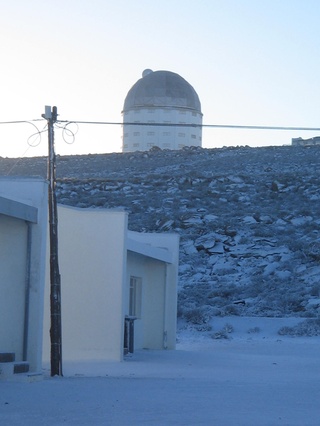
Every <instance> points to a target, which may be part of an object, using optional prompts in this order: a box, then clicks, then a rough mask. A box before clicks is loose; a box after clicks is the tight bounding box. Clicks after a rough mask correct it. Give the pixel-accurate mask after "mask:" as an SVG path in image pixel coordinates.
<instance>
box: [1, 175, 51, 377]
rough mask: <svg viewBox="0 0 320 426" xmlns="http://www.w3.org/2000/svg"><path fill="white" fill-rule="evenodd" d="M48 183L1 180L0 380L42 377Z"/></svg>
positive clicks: (15, 179)
mask: <svg viewBox="0 0 320 426" xmlns="http://www.w3.org/2000/svg"><path fill="white" fill-rule="evenodd" d="M47 191H48V187H47V183H46V182H45V181H44V180H41V179H31V178H0V312H1V321H0V379H11V378H14V377H16V376H15V373H20V372H23V373H28V375H29V376H30V377H31V375H34V376H35V375H37V374H41V368H42V326H43V322H42V320H43V297H44V282H45V265H46V237H47V223H48V214H47V204H48V195H47V194H48V192H47Z"/></svg>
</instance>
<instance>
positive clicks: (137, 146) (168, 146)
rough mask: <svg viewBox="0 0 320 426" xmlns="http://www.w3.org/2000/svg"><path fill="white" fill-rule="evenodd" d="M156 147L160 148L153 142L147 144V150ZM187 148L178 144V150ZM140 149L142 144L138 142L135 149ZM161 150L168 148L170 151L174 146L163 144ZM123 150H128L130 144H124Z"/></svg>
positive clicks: (134, 146) (134, 145)
mask: <svg viewBox="0 0 320 426" xmlns="http://www.w3.org/2000/svg"><path fill="white" fill-rule="evenodd" d="M154 146H158V145H157V144H156V143H152V142H148V143H147V148H149V149H150V148H152V147H154ZM185 146H187V145H185V144H181V143H179V144H178V149H182V148H184V147H185ZM139 147H140V143H138V142H136V143H134V144H133V148H139ZM161 148H163V149H166V148H168V149H170V148H172V144H171V143H167V142H165V143H162V144H161ZM123 149H124V150H126V149H128V144H126V143H125V144H123Z"/></svg>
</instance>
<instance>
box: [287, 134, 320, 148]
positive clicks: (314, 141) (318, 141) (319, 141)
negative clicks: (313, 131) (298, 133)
mask: <svg viewBox="0 0 320 426" xmlns="http://www.w3.org/2000/svg"><path fill="white" fill-rule="evenodd" d="M291 145H293V146H310V145H320V136H315V137H314V138H309V139H302V138H292V140H291Z"/></svg>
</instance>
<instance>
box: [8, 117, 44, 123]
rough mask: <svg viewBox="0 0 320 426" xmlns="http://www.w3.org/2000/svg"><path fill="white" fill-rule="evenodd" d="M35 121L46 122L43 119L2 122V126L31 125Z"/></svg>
mask: <svg viewBox="0 0 320 426" xmlns="http://www.w3.org/2000/svg"><path fill="white" fill-rule="evenodd" d="M34 121H44V120H43V119H42V118H35V119H33V120H14V121H0V124H31V123H33V122H34Z"/></svg>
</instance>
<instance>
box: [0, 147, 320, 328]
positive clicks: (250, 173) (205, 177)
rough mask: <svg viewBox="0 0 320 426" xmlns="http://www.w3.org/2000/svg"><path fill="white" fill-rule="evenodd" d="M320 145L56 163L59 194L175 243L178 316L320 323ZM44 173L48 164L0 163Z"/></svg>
mask: <svg viewBox="0 0 320 426" xmlns="http://www.w3.org/2000/svg"><path fill="white" fill-rule="evenodd" d="M319 166H320V147H308V148H303V147H292V146H286V147H267V148H249V147H237V148H224V149H201V148H197V149H186V150H182V151H160V150H159V151H153V152H148V153H146V152H144V153H143V152H136V153H127V154H122V153H117V154H106V155H88V156H68V157H58V158H57V178H58V184H57V196H58V201H59V202H60V203H62V204H68V205H72V206H77V207H81V208H85V207H92V206H94V207H96V208H115V207H116V208H118V207H121V208H124V209H125V210H126V211H128V212H129V229H131V230H135V231H141V232H177V233H179V234H180V236H181V249H180V283H179V312H178V314H179V316H180V317H181V318H185V319H186V320H188V321H189V322H191V323H193V324H195V325H196V327H198V328H199V329H205V327H206V324H207V323H208V321H209V319H210V318H212V317H213V316H225V315H250V316H301V317H317V316H318V314H319V307H320V241H319V232H320V216H319V213H320V176H319ZM0 173H1V175H9V176H13V175H28V176H30V175H33V176H42V177H45V176H46V159H45V158H25V159H19V160H17V159H4V158H0Z"/></svg>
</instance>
